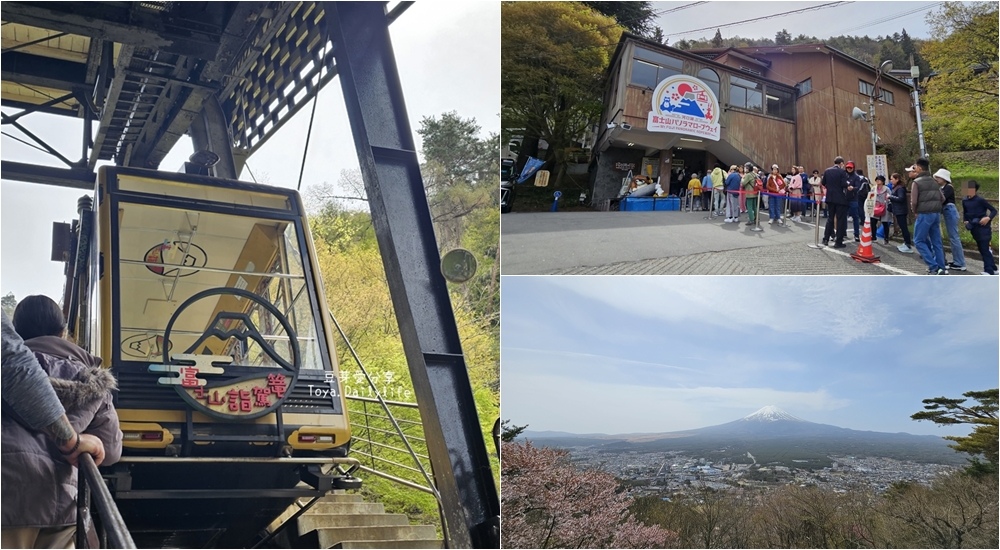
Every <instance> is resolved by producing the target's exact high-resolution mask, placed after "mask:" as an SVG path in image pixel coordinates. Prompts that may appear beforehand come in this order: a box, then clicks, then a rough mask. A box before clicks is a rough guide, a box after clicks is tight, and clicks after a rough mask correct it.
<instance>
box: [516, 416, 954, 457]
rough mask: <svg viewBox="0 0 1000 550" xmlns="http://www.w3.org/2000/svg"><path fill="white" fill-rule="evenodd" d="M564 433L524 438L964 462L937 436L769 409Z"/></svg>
mask: <svg viewBox="0 0 1000 550" xmlns="http://www.w3.org/2000/svg"><path fill="white" fill-rule="evenodd" d="M538 435H541V434H538ZM566 435H567V436H570V437H563V438H559V439H555V438H550V437H545V436H541V437H538V436H537V435H535V434H530V435H529V436H528V439H532V440H533V441H535V442H536V443H538V444H540V445H543V446H544V445H551V446H555V447H574V446H583V447H588V446H594V447H599V448H600V449H601V450H602V452H630V451H637V452H661V451H681V452H685V453H688V454H690V455H691V456H703V457H706V458H713V459H715V460H718V459H721V458H723V457H729V459H733V460H737V461H738V457H740V456H743V455H744V454H745V453H746V452H751V453H753V455H754V456H756V457H757V460H758V461H763V462H768V461H772V460H784V459H809V460H813V459H815V458H816V457H828V456H830V455H847V456H875V457H890V458H896V459H899V460H917V461H922V462H935V463H938V464H952V463H955V464H961V463H963V462H964V460H965V459H964V458H963V456H962V455H960V454H958V453H956V452H955V451H954V450H952V449H951V448H949V447H948V441H946V440H945V439H943V438H941V437H938V436H931V435H920V436H918V435H911V434H907V433H885V432H872V431H862V430H852V429H849V428H841V427H839V426H832V425H830V424H820V423H817V422H809V421H808V420H802V419H801V418H797V417H795V416H793V415H792V414H790V413H788V412H785V411H783V410H781V409H780V408H778V407H775V406H773V405H768V406H766V407H762V408H761V409H759V410H757V411H755V412H753V413H751V414H749V415H747V416H745V417H743V418H740V419H738V420H733V421H731V422H726V423H725V424H716V425H714V426H706V427H704V428H696V429H691V430H684V431H679V432H668V433H658V434H656V433H654V434H629V435H626V434H622V435H617V436H616V435H602V436H601V437H600V439H595V438H593V437H587V436H576V437H573V435H572V434H566ZM531 436H534V437H531Z"/></svg>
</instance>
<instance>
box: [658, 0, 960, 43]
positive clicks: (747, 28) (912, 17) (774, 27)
mask: <svg viewBox="0 0 1000 550" xmlns="http://www.w3.org/2000/svg"><path fill="white" fill-rule="evenodd" d="M832 4H836V5H832ZM941 4H942V2H869V1H863V2H833V1H827V2H753V1H747V2H652V7H653V9H654V10H655V11H656V12H657V13H658V14H660V15H659V17H658V18H657V20H656V22H657V25H658V26H659V27H660V28H662V29H663V33H664V35H666V37H667V38H668V39H670V42H669V43H670V44H674V43H676V42H677V41H679V40H685V39H686V40H695V39H700V38H712V37H713V36H715V30H716V28H718V29H719V30H720V31H721V32H722V36H723V38H731V37H733V36H741V37H743V38H772V39H773V38H774V35H775V34H777V33H778V32H779V31H781V29H787V30H788V32H789V33H790V34H791V35H792V36H793V37H795V36H798V35H800V34H805V35H806V36H815V37H817V38H829V37H831V36H840V35H852V36H866V35H867V36H870V37H872V38H875V37H877V36H891V35H892V34H893V33H897V32H900V31H902V30H903V29H904V28H905V29H906V32H907V34H909V35H910V36H911V37H913V38H931V36H930V29H929V27H928V25H927V22H926V17H927V14H928V13H930V12H933V11H935V10H936V9H939V7H940V5H941ZM823 5H829V7H825V8H822V9H815V10H811V11H803V12H801V13H793V14H788V15H779V14H785V13H787V12H791V11H795V10H802V9H804V8H811V7H816V6H823ZM682 6H689V7H685V8H684V9H676V8H680V7H682ZM668 10H676V11H668ZM759 18H765V19H759ZM752 19H757V21H751V22H749V23H742V22H744V21H750V20H752ZM730 23H738V24H736V25H729V26H723V25H728V24H730ZM698 29H705V30H698Z"/></svg>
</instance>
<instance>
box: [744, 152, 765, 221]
mask: <svg viewBox="0 0 1000 550" xmlns="http://www.w3.org/2000/svg"><path fill="white" fill-rule="evenodd" d="M743 168H744V170H746V173H745V174H744V175H743V180H742V182H741V183H742V186H743V192H744V193H745V195H744V196H745V197H746V198H747V216H748V217H749V218H750V221H748V222H747V225H754V224H755V223H757V197H758V193H759V192H760V190H761V187H762V186H763V182H761V181H760V178H759V177H757V172H756V171H755V170H754V167H753V165H752V164H750V163H749V162H748V163H746V164H745V165H744V167H743Z"/></svg>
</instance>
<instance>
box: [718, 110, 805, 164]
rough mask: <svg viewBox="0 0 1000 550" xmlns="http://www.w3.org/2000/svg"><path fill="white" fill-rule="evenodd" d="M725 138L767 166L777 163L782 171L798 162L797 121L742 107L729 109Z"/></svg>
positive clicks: (754, 160)
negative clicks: (753, 112)
mask: <svg viewBox="0 0 1000 550" xmlns="http://www.w3.org/2000/svg"><path fill="white" fill-rule="evenodd" d="M726 119H728V120H727V121H726V122H724V124H723V127H722V139H723V140H725V141H728V142H729V143H730V144H732V146H733V147H735V148H736V149H738V150H740V151H742V152H743V153H744V154H745V155H746V156H748V157H750V159H751V160H752V162H754V163H755V164H757V165H759V166H760V167H761V168H764V169H765V170H768V171H769V169H770V166H771V165H772V164H775V163H777V164H778V166H780V167H781V171H782V172H784V171H785V170H788V169H789V168H790V167H791V165H792V164H795V124H794V123H792V122H789V121H786V120H779V119H776V118H770V117H765V116H760V115H752V114H748V113H744V112H741V111H728V112H727V113H726Z"/></svg>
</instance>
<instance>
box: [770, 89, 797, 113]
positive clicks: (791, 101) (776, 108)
mask: <svg viewBox="0 0 1000 550" xmlns="http://www.w3.org/2000/svg"><path fill="white" fill-rule="evenodd" d="M766 97H767V114H769V115H771V116H774V117H778V118H783V119H785V120H795V107H794V105H795V97H794V95H793V94H792V93H791V92H786V91H784V90H777V89H775V88H772V87H771V86H768V88H767V96H766Z"/></svg>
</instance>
